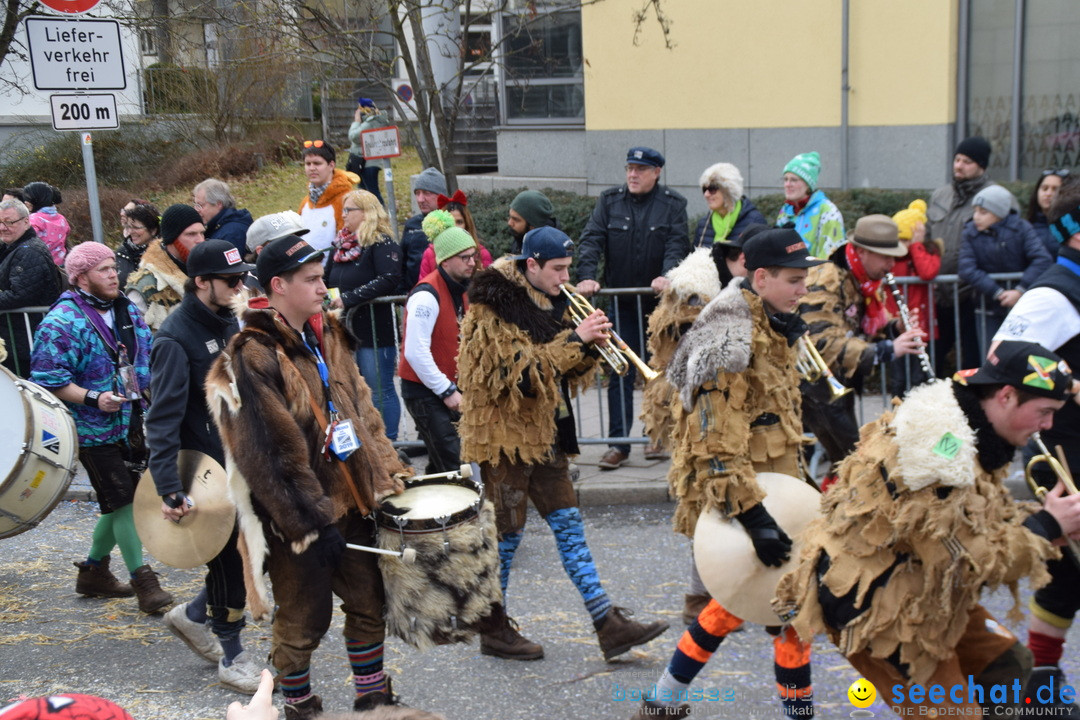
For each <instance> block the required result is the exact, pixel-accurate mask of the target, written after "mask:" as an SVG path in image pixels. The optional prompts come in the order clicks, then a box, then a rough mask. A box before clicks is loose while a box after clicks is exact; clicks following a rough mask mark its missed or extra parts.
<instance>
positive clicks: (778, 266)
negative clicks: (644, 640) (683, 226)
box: [634, 229, 823, 718]
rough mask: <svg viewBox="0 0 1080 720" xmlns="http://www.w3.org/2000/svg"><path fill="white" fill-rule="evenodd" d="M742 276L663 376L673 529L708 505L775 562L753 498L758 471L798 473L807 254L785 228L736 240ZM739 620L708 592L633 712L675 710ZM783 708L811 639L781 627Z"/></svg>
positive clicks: (806, 674)
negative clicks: (668, 391) (670, 402)
mask: <svg viewBox="0 0 1080 720" xmlns="http://www.w3.org/2000/svg"><path fill="white" fill-rule="evenodd" d="M742 251H743V257H744V258H745V263H746V272H747V275H746V276H745V277H742V278H736V279H734V280H732V281H731V282H730V283H729V284H728V285H727V287H725V288H724V289H723V290H722V291H721V292H720V294H719V295H717V296H716V297H715V298H714V299H713V300H712V301H711V302H709V304H708V305H706V306H705V308H704V309H703V310H702V311H701V313H700V314H699V315H698V317H697V319H696V320H695V321H694V324H693V325H692V326H691V327H690V329H689V330H688V331H687V332H686V333H685V334H684V335H683V338H682V340H681V341H680V342H679V347H678V348H677V350H676V351H675V355H674V357H672V359H671V362H670V363H669V364H668V370H667V376H668V380H669V381H670V382H671V384H672V386H673V387H674V389H675V392H676V395H677V397H676V401H675V403H674V407H673V416H674V423H675V430H674V431H673V433H672V438H673V439H674V440H675V441H676V445H675V448H674V457H673V459H672V472H671V473H670V474H669V480H670V482H671V486H672V491H673V493H674V495H675V497H676V498H677V499H678V503H679V504H678V507H677V508H676V510H675V528H676V530H677V531H678V532H681V533H683V534H685V535H687V536H689V537H693V534H694V528H695V526H696V525H697V520H698V517H699V516H700V515H701V513H703V512H705V511H707V510H710V509H713V508H715V509H716V510H719V511H720V513H721V514H722V515H723V516H724V517H725V518H730V519H732V520H736V521H738V522H739V523H740V524H741V525H742V526H743V527H744V528H745V530H746V532H747V534H748V535H749V537H750V539H751V541H752V543H753V546H754V550H755V552H756V554H757V557H758V559H759V560H760V561H761V563H762V564H763V565H765V566H768V567H774V566H777V567H778V566H779V565H781V564H782V563H783V562H784V561H785V560H786V559H787V558H788V555H789V553H790V551H791V539H790V538H789V537H788V536H787V534H786V533H785V532H784V530H783V529H782V528H781V527H780V526H779V524H778V523H777V522H776V520H775V519H774V518H773V517H772V515H771V514H770V513H769V511H768V510H766V509H765V505H764V504H763V502H762V501H763V500H764V498H765V491H764V490H763V489H762V487H761V485H760V484H759V483H758V479H757V475H758V473H762V472H780V473H784V474H787V475H791V476H793V477H801V476H802V471H801V470H800V468H799V451H800V448H801V446H802V422H801V420H800V417H799V385H798V374H797V372H796V370H795V363H796V359H797V357H798V353H797V351H796V349H795V343H796V342H797V341H798V339H799V338H800V337H802V336H803V335H804V334H805V332H806V325H805V324H804V323H803V321H802V319H801V318H800V317H799V315H798V313H797V312H796V309H797V308H798V305H799V299H800V298H801V297H802V296H803V295H805V294H806V275H807V268H811V267H813V266H815V265H819V264H821V263H822V262H823V261H822V260H818V259H816V258H813V257H811V256H810V254H809V252H808V251H807V247H806V243H804V242H803V240H802V238H801V236H800V235H799V234H798V233H797V232H796V231H795V230H791V229H772V230H764V231H761V232H758V233H756V234H754V235H753V236H752V237H750V238H749V239H747V240H746V242H745V244H744V245H743V246H742ZM742 622H743V621H742V619H740V618H738V617H736V616H735V615H733V614H732V613H731V612H729V611H728V610H726V609H725V608H724V607H722V606H721V605H720V604H719V603H718V602H716V600H712V599H710V600H709V601H708V603H707V604H706V605H705V607H704V609H703V610H701V612H700V614H698V615H697V617H696V619H695V620H694V621H693V622H692V623H691V625H690V627H689V628H688V629H687V631H686V632H685V633H684V635H683V637H682V639H681V640H680V641H679V644H678V648H677V649H676V651H675V653H674V655H673V656H672V658H671V660H670V662H669V664H668V667H667V669H666V670H665V671H664V673H663V674H662V676H661V677H660V679H659V680H658V681H657V683H656V694H655V695H654V697H652V698H649V699H648V700H646V701H645V702H644V703H643V705H642V707H641V708H640V709H639V710H638V714H637V715H635V716H634V717H635V718H647V717H686V716H688V715H689V714H690V707H689V705H687V704H686V703H685V702H683V701H684V700H685V699H686V697H687V691H688V686H689V684H690V683H691V682H692V681H693V679H694V678H695V677H696V676H697V674H698V672H700V671H701V669H702V668H703V667H704V666H705V663H706V662H707V661H708V659H709V658H710V657H711V656H712V654H713V653H714V652H715V651H716V649H717V648H718V647H719V645H720V643H721V642H723V640H724V638H725V637H727V636H728V635H729V634H730V633H731V632H733V631H734V630H735V629H736V628H738V627H739V626H740V625H741V624H742ZM774 646H775V649H776V678H777V683H778V685H779V686H780V688H781V695H780V700H781V702H782V703H783V705H784V710H785V713H786V714H791V715H805V716H809V715H810V714H812V712H813V707H812V700H810V696H811V690H810V644H809V643H806V644H803V643H801V642H799V640H798V638H795V637H794V635H793V634H790V633H784V634H781V635H779V636H778V637H777V639H776V641H775V643H774Z"/></svg>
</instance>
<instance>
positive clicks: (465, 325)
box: [458, 227, 668, 660]
mask: <svg viewBox="0 0 1080 720" xmlns="http://www.w3.org/2000/svg"><path fill="white" fill-rule="evenodd" d="M573 257H574V243H573V241H572V240H571V239H570V238H569V237H567V235H566V233H564V232H562V231H561V230H557V229H555V228H553V227H539V228H535V229H533V230H530V231H529V232H528V233H526V234H525V238H524V240H523V242H522V251H521V254H520V255H517V256H507V257H504V258H502V259H500V260H498V261H496V262H495V263H494V264H492V265H491V266H490V267H488V268H487V269H485V270H481V271H479V272H477V273H476V275H475V276H474V278H473V282H472V285H471V286H470V289H469V300H470V305H469V311H468V312H467V313H466V314H465V319H464V321H463V322H462V324H461V337H462V342H461V351H460V354H459V355H458V385H459V386H460V387H461V397H462V400H461V422H460V423H459V425H458V432H459V433H460V435H461V457H462V460H464V461H465V462H477V463H479V464H480V468H481V472H482V474H483V480H484V487H485V490H486V492H487V494H488V497H489V498H490V499H491V500H492V502H493V503H494V505H495V516H496V524H497V529H498V533H499V561H500V565H501V567H500V570H501V581H502V590H503V596H504V598H505V596H506V588H507V582H508V580H509V577H510V565H511V563H512V562H513V560H514V553H515V552H516V550H517V548H518V545H519V544H520V543H521V538H522V533H523V531H524V529H525V511H526V506H527V503H528V501H529V500H532V502H533V505H534V506H536V510H537V512H539V513H540V516H541V517H542V518H543V519H544V522H546V523H547V524H548V527H550V528H551V531H552V533H553V534H554V535H555V542H556V545H557V546H558V550H559V555H560V557H561V559H562V562H563V568H564V569H565V570H566V573H567V575H569V576H570V579H571V580H572V581H573V582H574V585H575V586H576V587H577V589H578V592H580V593H581V597H582V599H583V600H584V601H585V608H586V610H588V611H589V615H590V616H591V617H592V621H593V627H594V628H595V629H596V634H597V636H598V638H599V641H600V648H601V649H602V650H603V653H604V659H606V660H611V659H613V658H615V657H616V656H618V655H621V654H623V653H625V652H626V651H628V650H630V649H631V648H632V647H635V646H637V645H642V644H644V643H646V642H648V641H650V640H652V639H653V638H655V637H656V636H657V635H659V634H660V633H662V632H664V630H667V627H668V626H667V623H665V622H659V621H656V622H649V623H640V622H637V621H636V620H633V619H632V618H631V617H630V615H631V613H630V611H628V610H626V609H625V608H621V607H615V606H614V605H612V603H611V600H610V598H609V597H608V594H607V592H605V590H604V589H603V587H602V586H601V585H600V578H599V576H598V575H597V571H596V565H595V563H594V562H593V558H592V554H591V553H590V552H589V546H588V545H587V544H586V542H585V527H584V524H583V522H582V518H581V512H580V510H579V509H578V502H577V493H576V491H575V490H574V487H573V484H572V483H571V481H570V476H569V471H568V463H569V461H568V459H567V458H568V456H570V455H573V454H576V453H577V452H578V447H577V429H576V426H575V424H574V416H573V414H572V412H571V403H570V399H571V395H572V393H573V392H574V391H575V390H577V389H580V388H581V387H583V386H584V385H586V384H587V383H588V381H589V378H590V377H591V375H592V371H593V370H594V368H595V365H596V354H597V351H596V349H595V345H596V343H598V342H600V343H605V342H606V341H607V340H606V338H607V335H606V333H607V331H608V330H610V329H611V322H610V321H609V320H608V318H607V316H605V315H604V313H603V312H602V311H600V310H594V311H593V312H591V313H589V314H588V315H587V316H585V317H584V318H582V319H581V321H580V322H578V323H577V324H576V326H575V325H574V324H572V323H571V322H570V321H569V319H568V317H569V315H570V313H569V310H568V300H569V299H568V297H567V296H566V295H564V294H563V292H562V286H565V285H566V283H567V282H568V281H569V276H570V264H571V262H572V261H573ZM495 619H496V620H498V621H499V622H498V623H497V624H494V623H493V624H494V627H492V628H491V629H490V631H488V632H486V633H482V634H481V639H480V651H481V652H482V653H483V654H485V655H493V656H495V657H501V658H506V659H510V660H535V659H538V658H541V657H543V655H544V651H543V647H542V646H541V645H540V644H539V643H536V642H533V641H531V640H529V639H527V638H525V637H524V636H523V635H521V633H519V632H518V630H517V628H516V623H514V622H513V621H512V620H511V619H510V618H508V617H506V616H505V613H503V614H502V616H501V617H496V618H495Z"/></svg>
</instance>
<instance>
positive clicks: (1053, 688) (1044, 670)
mask: <svg viewBox="0 0 1080 720" xmlns="http://www.w3.org/2000/svg"><path fill="white" fill-rule="evenodd" d="M1067 684H1068V680H1067V679H1066V678H1065V673H1063V672H1062V671H1061V668H1059V667H1057V666H1056V665H1042V666H1040V667H1037V668H1033V669H1032V670H1031V675H1030V676H1029V677H1028V681H1027V684H1026V685H1025V686H1024V697H1025V698H1026V699H1027V702H1030V703H1031V705H1030V707H1031V708H1044V714H1045V716H1046V717H1057V718H1080V707H1077V706H1076V704H1075V703H1070V702H1064V701H1063V700H1062V697H1061V688H1062V687H1065V686H1066V685H1067ZM1040 689H1041V690H1042V692H1040ZM1040 695H1041V697H1040Z"/></svg>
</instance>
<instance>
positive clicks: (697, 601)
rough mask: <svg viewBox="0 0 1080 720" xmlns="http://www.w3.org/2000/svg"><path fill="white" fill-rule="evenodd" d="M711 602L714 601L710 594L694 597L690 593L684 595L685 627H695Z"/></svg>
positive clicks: (683, 619) (683, 615) (683, 613)
mask: <svg viewBox="0 0 1080 720" xmlns="http://www.w3.org/2000/svg"><path fill="white" fill-rule="evenodd" d="M709 600H712V597H710V596H709V594H708V593H705V594H704V595H692V594H690V593H687V594H686V595H683V609H682V621H683V625H693V624H694V621H695V620H697V617H698V615H700V614H701V611H702V610H704V609H705V606H706V605H708V604H709Z"/></svg>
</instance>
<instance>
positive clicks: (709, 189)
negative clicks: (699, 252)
mask: <svg viewBox="0 0 1080 720" xmlns="http://www.w3.org/2000/svg"><path fill="white" fill-rule="evenodd" d="M701 192H702V194H703V195H704V196H705V202H706V203H708V205H709V212H708V213H707V214H706V215H705V217H703V218H701V220H699V221H698V225H697V231H696V232H695V233H694V236H693V238H692V239H691V242H692V244H693V246H694V247H695V248H700V247H712V244H713V243H719V242H726V241H728V240H736V239H738V237H739V236H740V235H742V232H743V230H745V229H746V228H748V227H750V226H751V225H754V224H758V225H765V224H766V223H765V216H764V215H762V214H761V212H760V211H759V210H758V209H757V208H756V207H754V203H752V202H750V198H748V197H746V196H745V195H743V177H742V173H740V172H739V168H737V167H735V166H734V165H732V164H731V163H716V164H715V165H710V166H709V167H707V168H705V172H703V173H701Z"/></svg>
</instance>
